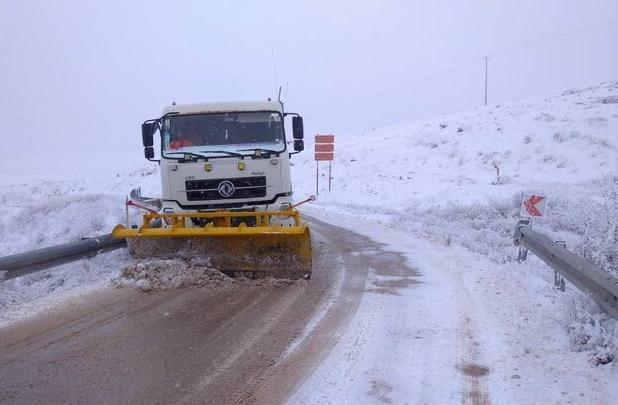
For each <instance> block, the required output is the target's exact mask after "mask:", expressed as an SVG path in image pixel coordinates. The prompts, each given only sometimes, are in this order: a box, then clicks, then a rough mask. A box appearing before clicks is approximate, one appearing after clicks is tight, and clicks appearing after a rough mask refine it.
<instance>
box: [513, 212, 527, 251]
mask: <svg viewBox="0 0 618 405" xmlns="http://www.w3.org/2000/svg"><path fill="white" fill-rule="evenodd" d="M528 225H530V218H524V219H520V220H519V221H517V225H515V233H513V244H514V245H515V246H519V239H520V238H521V227H523V226H528Z"/></svg>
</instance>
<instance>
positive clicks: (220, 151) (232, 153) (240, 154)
mask: <svg viewBox="0 0 618 405" xmlns="http://www.w3.org/2000/svg"><path fill="white" fill-rule="evenodd" d="M200 152H202V153H224V154H226V155H230V156H238V157H243V156H244V155H243V154H242V153H237V152H230V151H227V150H201V151H200Z"/></svg>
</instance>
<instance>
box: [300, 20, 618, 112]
mask: <svg viewBox="0 0 618 405" xmlns="http://www.w3.org/2000/svg"><path fill="white" fill-rule="evenodd" d="M617 23H618V19H617V20H610V21H604V22H601V23H597V24H592V25H588V26H585V27H581V28H578V29H575V30H571V31H567V32H561V33H559V34H554V35H550V36H548V37H545V38H541V39H537V40H533V41H527V42H522V43H520V44H516V45H513V46H510V47H507V48H501V49H497V50H494V51H492V52H489V53H487V54H486V56H484V57H482V58H480V57H476V58H473V59H470V60H468V61H465V62H461V63H457V64H454V65H451V66H449V67H447V68H444V69H441V70H438V71H436V72H434V73H431V74H428V75H426V76H422V77H419V78H416V79H413V80H410V81H406V82H402V83H400V84H397V85H395V86H391V87H388V88H386V89H383V90H380V91H377V92H374V93H371V94H366V95H364V96H362V97H361V98H356V99H353V100H348V101H346V102H344V103H341V104H338V106H339V107H345V106H348V105H352V104H354V105H358V104H362V103H365V102H367V101H370V100H373V99H376V98H378V97H381V96H384V95H387V94H392V93H394V92H397V91H400V90H402V89H404V88H406V87H410V86H412V85H415V84H418V83H422V82H426V81H429V80H432V79H435V78H436V77H439V76H442V75H444V74H446V73H449V72H451V71H453V70H457V69H460V68H462V67H464V66H467V65H470V64H472V63H477V62H480V61H485V105H487V85H488V83H487V62H488V60H489V59H490V57H492V58H493V57H495V56H497V55H503V54H506V53H509V52H512V51H514V50H518V49H522V48H528V47H531V46H536V45H539V44H542V43H545V42H550V41H553V40H555V39H559V38H562V37H566V36H570V35H573V34H578V33H581V32H586V31H590V30H593V29H596V28H599V27H603V26H611V25H614V24H617ZM331 112H332V110H331ZM328 114H329V113H328V112H327V113H325V114H320V115H322V116H323V115H328ZM309 117H311V116H309Z"/></svg>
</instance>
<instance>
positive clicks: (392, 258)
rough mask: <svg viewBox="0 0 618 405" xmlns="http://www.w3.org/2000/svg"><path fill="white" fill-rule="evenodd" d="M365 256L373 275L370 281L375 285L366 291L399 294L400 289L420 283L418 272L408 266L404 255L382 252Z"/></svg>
mask: <svg viewBox="0 0 618 405" xmlns="http://www.w3.org/2000/svg"><path fill="white" fill-rule="evenodd" d="M367 258H368V260H369V262H370V264H371V273H372V275H373V276H374V279H373V280H372V282H371V283H372V284H373V286H374V287H375V288H369V289H367V290H365V291H367V292H374V293H378V294H388V295H401V290H404V289H407V288H410V287H412V286H413V285H415V284H418V283H420V282H419V281H418V278H417V277H418V275H419V274H418V272H417V271H416V270H415V269H413V268H410V267H409V266H408V264H407V263H406V259H405V257H404V256H403V255H402V254H400V253H396V252H382V253H380V254H376V255H369V256H368V257H367Z"/></svg>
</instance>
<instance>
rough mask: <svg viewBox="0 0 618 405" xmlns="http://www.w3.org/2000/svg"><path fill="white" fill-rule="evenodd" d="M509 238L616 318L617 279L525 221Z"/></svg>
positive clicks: (617, 316) (617, 311) (617, 305)
mask: <svg viewBox="0 0 618 405" xmlns="http://www.w3.org/2000/svg"><path fill="white" fill-rule="evenodd" d="M513 239H514V243H515V245H516V246H520V248H521V247H523V248H525V249H528V250H530V251H531V252H532V253H534V254H535V255H536V256H537V257H539V258H540V259H541V260H543V261H544V262H545V263H547V264H548V265H549V266H551V267H552V268H553V269H554V270H556V271H557V272H559V273H560V274H561V275H562V276H564V278H566V279H567V280H568V281H570V282H571V283H572V284H573V285H575V286H576V287H577V288H579V289H580V290H582V291H583V292H585V293H587V294H588V295H590V296H591V297H592V299H594V300H595V301H596V302H597V304H599V306H600V307H601V308H602V309H603V310H604V311H605V312H607V313H608V314H609V315H611V316H612V317H613V318H615V319H618V278H616V277H614V276H612V275H611V274H609V273H607V272H606V271H603V270H602V269H601V268H600V267H598V266H596V265H594V264H592V263H590V262H588V261H587V260H585V259H583V258H581V257H579V256H577V255H576V254H574V253H572V252H569V251H568V250H567V249H566V248H565V247H564V244H559V243H555V242H554V241H552V239H550V238H549V237H547V236H545V235H543V234H541V233H539V232H536V231H533V230H532V229H531V228H530V226H529V225H528V224H527V223H526V222H525V221H520V222H519V223H518V224H517V227H516V229H515V235H514V238H513ZM524 256H525V255H524ZM520 257H522V255H520Z"/></svg>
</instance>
